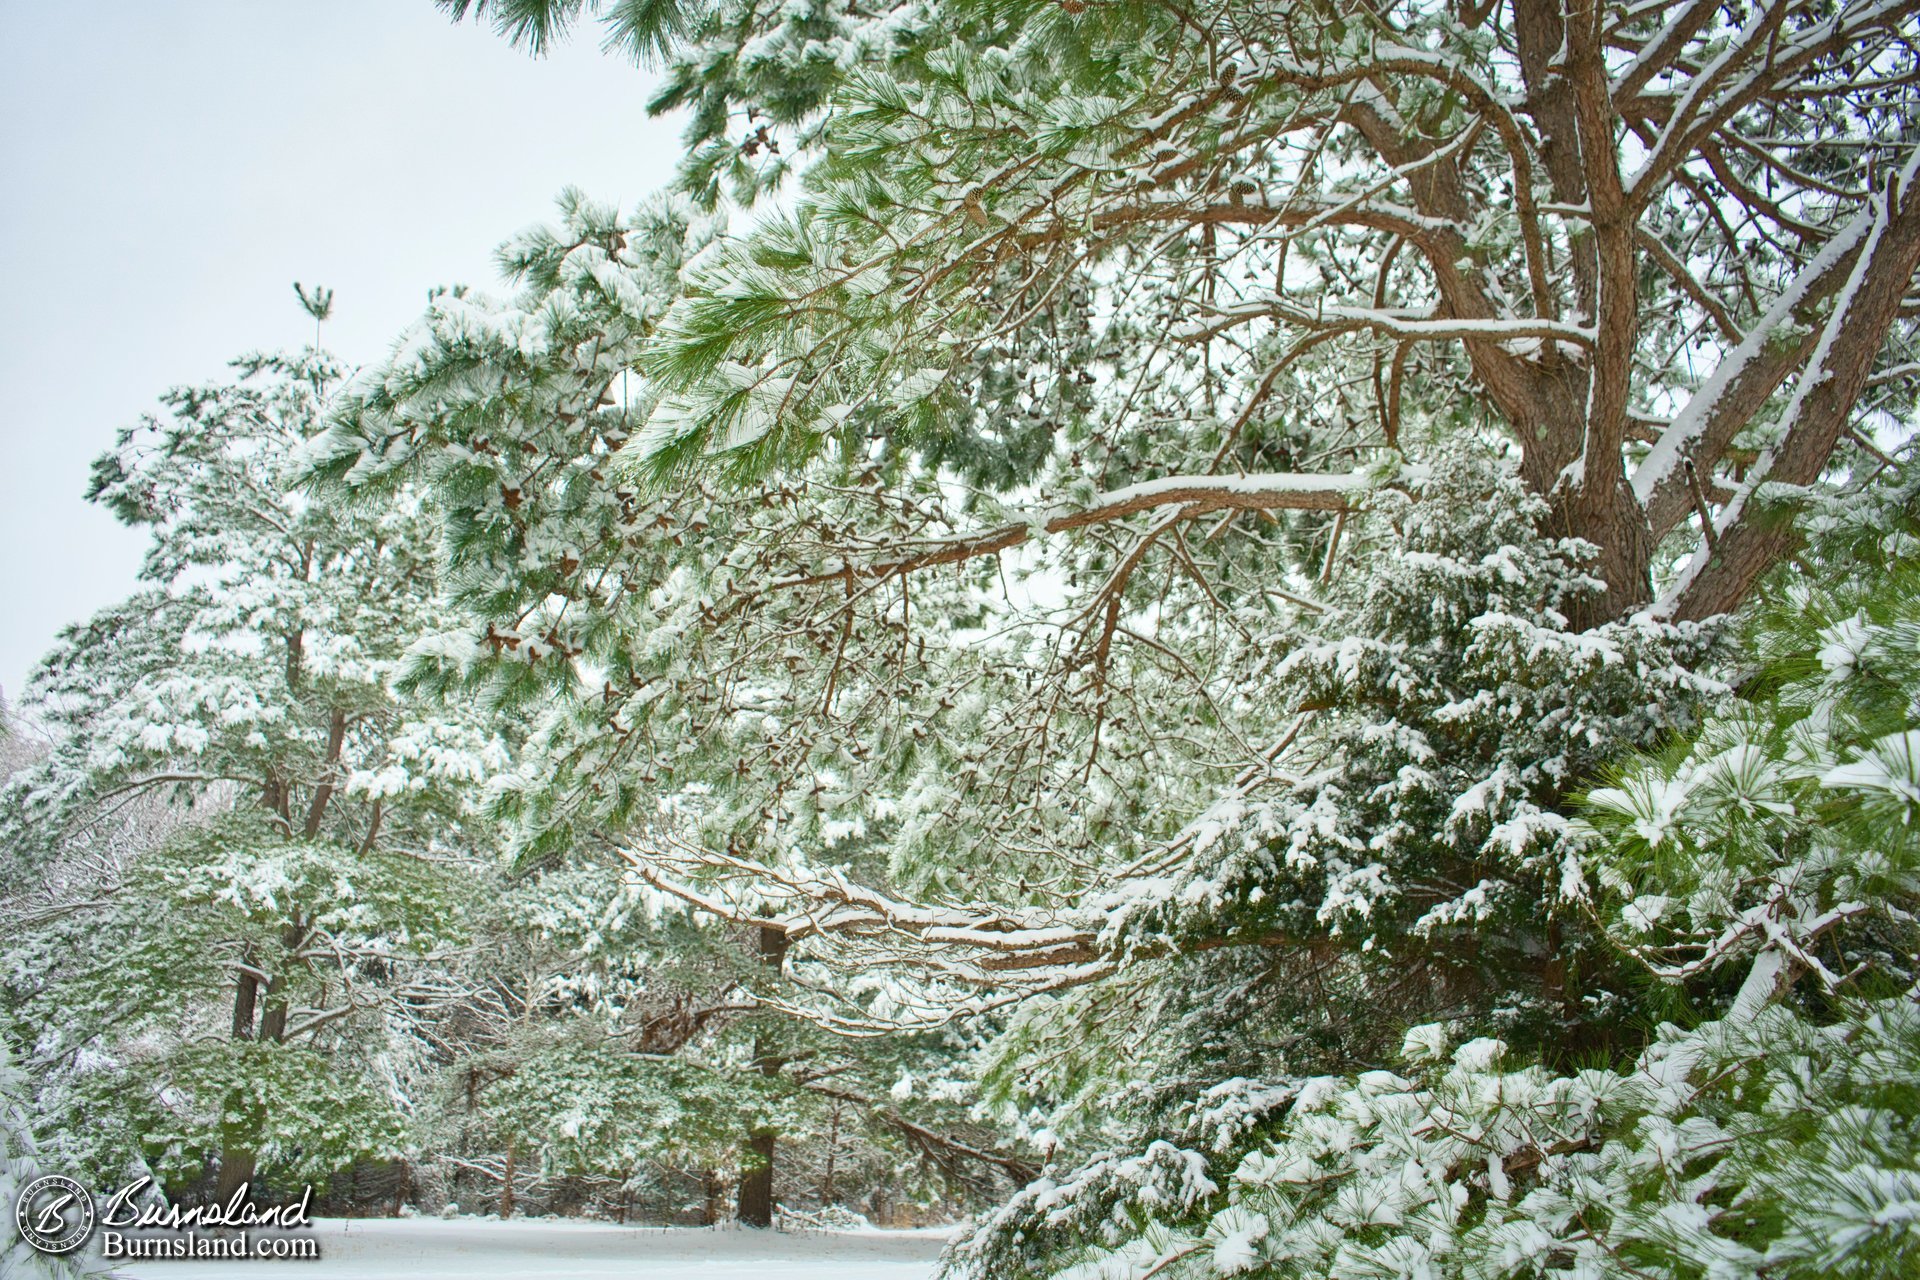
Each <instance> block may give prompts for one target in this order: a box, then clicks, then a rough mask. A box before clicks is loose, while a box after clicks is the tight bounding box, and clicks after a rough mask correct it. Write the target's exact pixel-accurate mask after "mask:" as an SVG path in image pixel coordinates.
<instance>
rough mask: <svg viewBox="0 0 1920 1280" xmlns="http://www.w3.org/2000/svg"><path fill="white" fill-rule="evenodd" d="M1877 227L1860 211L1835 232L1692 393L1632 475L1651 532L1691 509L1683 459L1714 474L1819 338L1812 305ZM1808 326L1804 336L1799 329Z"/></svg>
mask: <svg viewBox="0 0 1920 1280" xmlns="http://www.w3.org/2000/svg"><path fill="white" fill-rule="evenodd" d="M1873 225H1874V211H1873V210H1872V209H1867V210H1864V211H1862V212H1861V213H1860V214H1859V215H1858V216H1857V217H1855V218H1854V219H1853V220H1852V221H1850V222H1848V223H1847V224H1846V225H1844V226H1842V227H1841V228H1840V229H1839V230H1838V231H1836V232H1834V233H1833V235H1832V236H1830V237H1829V238H1828V240H1827V242H1826V244H1825V245H1823V246H1822V247H1821V249H1820V252H1819V253H1818V254H1817V255H1815V257H1814V258H1813V260H1812V261H1811V262H1809V263H1808V264H1807V265H1806V266H1805V267H1803V268H1802V269H1801V270H1800V273H1799V274H1798V275H1796V276H1795V277H1794V278H1793V281H1792V283H1790V284H1789V285H1788V286H1787V287H1786V289H1785V291H1783V292H1782V293H1781V295H1780V297H1779V298H1778V299H1776V300H1775V302H1774V304H1773V305H1772V306H1771V307H1769V308H1768V309H1767V311H1766V314H1764V315H1763V316H1761V317H1760V319H1759V320H1757V321H1755V322H1754V325H1753V327H1752V328H1751V329H1749V330H1748V331H1747V335H1746V337H1744V338H1743V339H1741V340H1740V342H1739V344H1738V345H1736V346H1735V347H1734V348H1733V350H1731V351H1729V352H1728V353H1727V354H1726V357H1725V358H1724V359H1723V360H1721V362H1720V364H1719V366H1718V367H1717V368H1716V369H1715V370H1714V371H1713V373H1712V375H1711V376H1709V377H1708V379H1707V380H1706V382H1704V383H1703V384H1701V386H1700V389H1699V390H1698V391H1696V392H1694V394H1693V397H1692V398H1691V399H1690V400H1688V401H1687V403H1686V405H1685V406H1684V407H1683V408H1682V409H1681V410H1680V412H1679V413H1678V414H1676V415H1674V419H1673V421H1672V422H1671V423H1670V424H1668V426H1667V427H1666V428H1665V430H1663V431H1662V432H1661V433H1660V438H1659V439H1658V440H1657V441H1656V442H1655V443H1654V446H1653V448H1652V449H1651V450H1650V451H1649V452H1648V453H1647V456H1646V457H1645V459H1643V460H1642V461H1641V463H1640V466H1639V468H1638V469H1637V470H1636V471H1635V472H1634V476H1633V489H1634V496H1635V497H1637V498H1638V499H1639V500H1640V503H1641V505H1642V506H1643V507H1645V508H1646V512H1647V520H1648V523H1649V524H1650V525H1651V526H1652V528H1653V536H1654V537H1656V538H1659V537H1663V536H1665V535H1666V533H1667V532H1668V531H1670V530H1671V529H1672V528H1673V527H1674V526H1675V525H1676V524H1678V523H1679V522H1680V521H1681V520H1682V519H1684V518H1685V517H1686V515H1687V513H1688V512H1689V511H1691V510H1692V497H1691V494H1690V492H1689V489H1688V485H1687V477H1686V465H1685V464H1686V463H1688V462H1691V463H1692V464H1693V465H1694V466H1695V467H1696V468H1697V469H1699V470H1701V471H1711V470H1712V468H1713V465H1714V463H1715V462H1717V461H1718V460H1719V458H1720V456H1721V454H1722V453H1723V452H1724V451H1725V450H1726V448H1727V445H1728V444H1729V443H1730V442H1731V441H1732V440H1733V437H1734V436H1735V435H1736V434H1738V433H1739V431H1740V429H1741V428H1742V427H1744V426H1746V425H1747V424H1748V423H1749V422H1751V421H1752V420H1753V418H1754V415H1756V414H1757V413H1759V412H1760V410H1761V409H1762V408H1763V407H1764V406H1765V405H1766V403H1767V401H1768V400H1769V399H1770V398H1771V397H1772V396H1773V393H1774V392H1775V391H1776V390H1778V389H1779V387H1780V384H1781V383H1783V382H1785V381H1786V379H1787V377H1788V375H1789V374H1791V373H1792V372H1793V371H1794V370H1795V369H1796V368H1798V367H1800V365H1801V363H1802V362H1803V361H1804V360H1805V359H1806V358H1807V355H1808V353H1809V352H1810V351H1811V350H1812V349H1813V344H1814V342H1815V341H1816V336H1815V333H1814V332H1813V331H1812V324H1811V322H1812V319H1813V316H1812V308H1813V307H1814V306H1816V305H1817V304H1818V303H1820V302H1822V301H1824V300H1825V299H1826V298H1828V297H1830V296H1831V295H1832V294H1833V292H1834V291H1835V290H1836V289H1838V288H1839V287H1840V286H1841V284H1842V283H1843V282H1845V281H1846V280H1847V278H1848V276H1849V275H1850V274H1851V273H1852V272H1853V268H1854V264H1855V263H1856V262H1857V261H1858V259H1859V255H1860V248H1861V246H1862V245H1863V244H1865V243H1866V241H1867V237H1868V234H1869V233H1870V232H1871V231H1872V229H1873ZM1799 329H1805V330H1806V332H1805V333H1804V335H1803V336H1802V335H1800V334H1797V333H1796V332H1795V331H1796V330H1799Z"/></svg>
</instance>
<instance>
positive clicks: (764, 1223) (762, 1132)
mask: <svg viewBox="0 0 1920 1280" xmlns="http://www.w3.org/2000/svg"><path fill="white" fill-rule="evenodd" d="M776 1141H777V1138H776V1135H775V1134H774V1132H773V1130H771V1129H759V1130H756V1131H755V1132H754V1133H753V1134H752V1136H750V1137H749V1138H748V1139H747V1150H749V1151H751V1152H752V1153H753V1154H754V1155H755V1156H757V1157H758V1160H757V1161H756V1162H755V1164H754V1165H753V1167H752V1168H749V1169H747V1170H746V1171H744V1172H743V1173H742V1174H741V1175H740V1221H741V1222H743V1223H745V1224H746V1225H747V1226H749V1227H763V1228H764V1227H771V1226H772V1225H773V1152H774V1144H775V1142H776Z"/></svg>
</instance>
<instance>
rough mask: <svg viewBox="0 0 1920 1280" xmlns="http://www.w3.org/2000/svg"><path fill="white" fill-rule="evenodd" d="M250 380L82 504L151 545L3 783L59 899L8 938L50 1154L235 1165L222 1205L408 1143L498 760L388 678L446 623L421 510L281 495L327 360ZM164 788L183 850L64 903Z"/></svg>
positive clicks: (84, 637)
mask: <svg viewBox="0 0 1920 1280" xmlns="http://www.w3.org/2000/svg"><path fill="white" fill-rule="evenodd" d="M236 369H237V371H238V376H237V377H236V378H235V379H234V380H233V381H231V382H223V383H216V384H212V385H207V386H200V387H184V388H180V389H177V390H175V391H173V392H170V393H169V394H168V396H167V397H166V404H167V408H168V410H169V413H168V416H167V417H166V418H164V419H161V418H154V417H149V418H146V419H143V420H142V421H141V423H139V424H138V425H137V426H135V427H132V428H129V429H127V430H124V431H122V432H121V433H120V437H119V440H118V443H117V444H116V446H115V448H114V449H112V450H111V451H109V452H108V453H106V454H104V455H103V456H102V457H101V458H100V459H99V460H98V461H97V462H96V464H95V466H94V473H93V485H92V489H91V491H90V495H89V496H90V497H91V498H92V499H93V500H95V501H97V502H100V503H101V504H103V505H105V506H106V507H108V508H109V509H110V510H112V511H113V512H114V514H116V515H117V516H119V517H120V518H121V519H122V520H124V521H126V522H128V523H129V524H132V525H135V526H137V527H142V528H145V529H147V530H148V531H149V532H150V535H151V541H150V543H149V547H148V551H147V555H146V559H145V562H144V564H143V567H142V571H141V578H142V580H143V585H142V586H141V588H140V589H139V590H137V591H136V592H135V593H134V594H133V595H132V596H130V597H129V598H128V599H126V600H125V601H122V602H120V603H118V604H115V605H111V606H108V607H107V608H106V609H104V610H102V611H101V612H100V613H99V614H97V615H96V616H95V617H94V618H93V619H92V620H90V621H89V622H87V623H84V624H81V625H78V626H75V627H72V628H69V629H68V630H67V631H66V632H64V633H63V634H62V636H61V638H60V641H59V643H58V645H57V646H56V647H55V649H54V651H53V652H52V653H51V654H50V655H49V656H48V657H47V658H46V659H45V661H44V662H43V663H42V664H41V666H40V668H39V669H38V671H37V672H36V673H35V676H34V681H33V684H32V686H31V688H30V689H29V692H28V699H29V705H30V706H32V707H33V708H34V709H35V711H36V712H37V714H38V715H39V717H40V718H41V720H42V721H43V722H44V723H45V724H46V725H47V726H48V727H49V729H50V733H51V737H52V746H51V748H50V750H49V751H48V752H47V753H46V755H45V756H44V758H42V759H41V760H39V761H38V762H37V763H34V764H33V765H31V766H30V767H28V768H26V769H24V770H22V771H20V772H19V773H17V774H16V775H15V776H14V777H13V778H12V779H10V780H9V782H8V784H7V786H6V790H5V813H6V822H7V827H8V841H9V844H10V845H12V846H13V847H14V848H15V850H16V857H17V858H21V859H22V860H23V861H24V862H25V863H26V864H27V870H28V871H29V872H31V873H32V875H31V877H30V878H28V879H26V880H24V881H22V882H20V883H17V884H16V886H15V888H16V890H17V891H18V892H19V893H20V895H21V897H22V898H26V897H31V896H33V895H34V894H35V893H38V896H39V898H40V899H41V900H42V901H41V905H40V907H39V908H38V909H33V910H25V911H21V912H19V913H18V914H17V915H16V918H17V919H19V920H20V921H21V923H22V924H23V926H24V927H23V928H22V929H21V930H20V931H19V932H18V933H16V934H14V935H13V936H12V937H10V938H9V940H8V964H7V969H6V981H7V988H8V989H7V1018H8V1022H9V1024H10V1026H11V1028H12V1029H13V1030H14V1031H15V1032H16V1033H18V1034H19V1035H20V1036H21V1038H22V1041H23V1043H25V1044H26V1045H28V1046H29V1052H30V1059H29V1062H30V1065H31V1067H32V1068H33V1069H34V1071H35V1072H36V1075H37V1076H38V1078H39V1080H40V1083H41V1086H42V1089H41V1095H42V1096H41V1104H42V1106H43V1107H45V1108H47V1113H46V1114H45V1115H44V1116H43V1119H44V1120H45V1121H47V1129H48V1130H49V1131H50V1132H54V1133H57V1134H58V1135H59V1136H58V1139H57V1140H58V1142H59V1144H60V1145H61V1147H62V1150H61V1152H60V1154H61V1156H62V1157H63V1158H64V1159H65V1160H66V1161H67V1162H68V1163H69V1164H70V1165H71V1166H72V1167H76V1168H82V1169H86V1170H88V1171H89V1172H91V1173H94V1174H96V1175H97V1176H100V1177H102V1178H111V1177H113V1176H115V1175H117V1174H119V1173H120V1172H122V1171H123V1170H124V1169H125V1168H126V1167H128V1165H129V1164H132V1165H133V1166H135V1167H138V1166H139V1165H140V1163H141V1162H142V1161H145V1162H147V1164H148V1166H149V1167H151V1168H152V1169H153V1170H154V1171H156V1172H158V1173H160V1174H161V1175H162V1176H163V1177H164V1178H166V1179H167V1180H169V1181H173V1182H185V1181H189V1180H191V1178H192V1177H194V1176H195V1175H197V1174H198V1173H199V1172H200V1171H201V1170H202V1169H205V1168H210V1167H211V1166H212V1165H213V1163H214V1162H215V1161H216V1160H217V1162H218V1166H219V1174H220V1186H219V1192H220V1194H221V1195H222V1197H223V1198H224V1197H225V1196H226V1195H228V1194H230V1193H231V1192H232V1191H234V1190H236V1189H238V1187H239V1186H240V1185H241V1184H243V1183H246V1182H248V1181H249V1180H252V1179H254V1178H255V1176H256V1173H259V1174H262V1175H266V1176H269V1177H272V1178H276V1179H280V1180H283V1181H286V1180H295V1179H309V1178H313V1177H315V1176H319V1175H322V1174H324V1173H326V1172H329V1171H331V1170H332V1169H333V1168H336V1167H338V1166H340V1165H343V1164H345V1163H349V1162H350V1161H351V1160H352V1159H354V1158H355V1157H357V1156H362V1155H369V1154H382V1153H388V1152H391V1151H392V1150H393V1149H394V1148H395V1144H396V1142H397V1140H398V1136H399V1134H400V1131H401V1125H402V1112H403V1111H404V1109H405V1105H406V1098H405V1096H404V1090H403V1088H402V1082H403V1081H404V1080H405V1078H406V1077H407V1076H408V1074H409V1072H410V1071H411V1070H412V1069H413V1061H412V1060H413V1059H414V1058H417V1057H418V1056H419V1050H418V1048H417V1046H416V1045H414V1044H413V1043H412V1041H411V1038H410V1037H409V1036H408V1034H407V1029H408V1026H409V1023H410V1020H412V1019H413V1018H415V1017H416V1016H417V1015H419V1014H420V1013H421V1011H422V1010H423V1009H424V1008H426V1007H429V1006H431V1004H432V1003H433V1001H434V998H435V994H434V993H435V984H434V983H432V982H420V981H418V979H419V976H420V975H421V974H422V973H423V972H424V971H426V967H428V966H431V965H433V964H434V963H435V957H436V955H438V954H439V953H440V952H442V951H443V950H444V949H446V948H449V947H451V946H453V945H455V944H457V943H458V942H459V941H460V940H461V939H462V938H463V936H464V935H465V930H466V920H465V918H466V916H467V914H468V912H467V908H468V906H469V903H470V900H471V898H472V896H473V894H474V893H475V891H476V890H477V889H478V888H479V887H480V877H479V876H478V875H476V871H477V869H480V868H483V867H484V866H485V865H486V864H485V861H484V859H485V856H486V854H487V852H488V850H489V849H490V847H491V846H490V837H489V833H488V831H487V829H486V827H485V826H484V824H478V823H475V822H473V821H472V819H473V817H474V816H475V809H474V807H473V806H474V804H475V802H476V801H477V799H478V789H479V787H480V784H481V783H482V782H483V781H484V780H485V779H486V778H487V777H488V776H490V775H492V774H495V773H498V772H501V771H503V770H504V769H505V767H506V766H507V765H508V763H509V760H508V756H507V751H506V747H505V745H504V743H503V742H502V740H501V739H500V737H499V736H498V735H497V734H496V733H495V732H494V731H493V730H492V729H491V728H490V727H488V725H487V724H486V723H485V722H483V721H482V720H480V719H478V718H476V717H475V716H474V715H472V714H470V713H469V712H468V711H466V710H464V709H461V708H457V707H447V706H441V705H437V704H433V703H431V702H427V701H422V700H419V699H413V698H409V697H408V696H406V695H404V694H403V693H402V692H401V691H400V690H399V688H398V686H397V683H396V681H397V677H398V675H399V673H400V665H401V660H402V657H403V653H404V649H405V647H406V645H407V644H408V643H409V642H410V641H411V640H412V639H413V638H414V637H416V636H418V635H421V634H431V633H432V632H433V631H434V630H435V629H436V625H437V624H439V623H440V622H442V621H444V619H443V617H442V615H441V614H440V612H439V610H440V606H439V604H438V602H437V590H438V576H437V572H436V569H435V550H436V548H435V545H434V539H435V537H436V533H437V522H436V519H435V517H434V516H433V514H432V512H431V510H430V509H429V508H428V507H427V505H426V504H425V502H424V501H423V500H421V499H417V498H411V499H402V500H400V501H397V502H395V503H392V504H388V505H386V506H384V507H382V508H379V509H372V508H361V509H351V508H346V507H337V506H329V505H325V504H320V503H316V502H313V501H312V500H310V499H309V498H307V497H306V496H304V495H302V494H300V493H298V492H297V491H295V490H294V489H293V488H291V487H290V481H291V478H292V474H291V470H290V468H291V467H292V465H293V463H294V462H295V460H296V456H297V454H298V451H299V450H300V448H301V447H302V446H303V444H304V443H305V441H306V439H307V438H308V436H309V435H311V434H312V433H313V432H314V431H315V430H316V427H317V424H318V421H319V417H320V414H321V413H322V412H323V411H324V408H325V403H326V399H327V397H328V396H329V394H331V391H332V390H333V389H334V387H335V385H336V384H337V383H338V381H339V379H340V374H341V371H340V369H339V367H338V366H337V365H336V364H335V363H334V362H333V361H332V359H331V358H329V357H327V356H325V355H323V354H321V353H318V352H316V351H312V350H309V351H306V352H302V353H299V354H295V355H289V356H250V357H247V358H245V359H243V360H241V361H239V362H237V365H236ZM155 798H158V799H162V800H164V801H165V802H167V804H168V805H170V806H171V807H172V808H173V810H174V811H175V813H176V814H178V815H179V817H178V819H176V822H177V826H176V829H175V830H174V831H173V832H172V833H171V835H170V836H167V837H166V838H165V839H164V840H161V839H153V840H146V841H141V842H138V843H137V844H136V846H135V847H133V848H131V849H129V850H125V851H123V855H122V856H117V857H114V858H109V859H96V860H95V861H94V863H93V865H92V870H91V876H90V878H89V879H88V880H87V881H86V884H85V892H84V893H72V892H69V893H65V894H62V893H59V892H57V891H54V890H52V889H49V888H48V886H49V885H52V884H53V883H54V882H56V881H58V880H60V879H61V877H63V876H64V877H67V878H69V879H71V873H72V868H73V867H74V865H75V862H76V858H77V857H78V854H77V852H76V850H77V847H78V846H76V844H75V841H76V839H80V838H83V837H84V835H85V833H86V832H87V830H88V829H89V828H97V827H98V826H99V825H100V824H102V823H107V824H111V823H112V822H113V821H115V820H116V818H117V816H118V815H119V814H120V813H122V812H123V811H124V810H125V807H126V806H127V805H129V804H130V803H137V802H140V801H142V800H143V799H145V800H149V801H151V800H153V799H155ZM36 882H37V883H38V886H39V887H38V889H36V888H35V885H36ZM19 905H20V900H19V899H16V902H15V906H16V907H18V906H19ZM342 1064H354V1067H353V1069H342ZM363 1064H364V1065H363ZM83 1117H84V1121H83Z"/></svg>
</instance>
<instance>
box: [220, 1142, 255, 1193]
mask: <svg viewBox="0 0 1920 1280" xmlns="http://www.w3.org/2000/svg"><path fill="white" fill-rule="evenodd" d="M253 1174H254V1165H253V1152H252V1150H250V1149H249V1145H248V1143H247V1142H246V1140H245V1139H243V1138H241V1137H239V1136H238V1135H235V1134H229V1135H228V1137H227V1139H226V1143H225V1145H224V1146H222V1147H221V1149H220V1180H219V1181H218V1182H217V1183H216V1184H215V1185H214V1192H213V1195H214V1199H216V1200H218V1201H219V1202H220V1203H221V1204H225V1203H227V1201H229V1200H231V1199H233V1197H234V1196H235V1195H236V1194H238V1193H239V1191H240V1188H242V1187H245V1186H248V1185H249V1184H250V1183H252V1182H253Z"/></svg>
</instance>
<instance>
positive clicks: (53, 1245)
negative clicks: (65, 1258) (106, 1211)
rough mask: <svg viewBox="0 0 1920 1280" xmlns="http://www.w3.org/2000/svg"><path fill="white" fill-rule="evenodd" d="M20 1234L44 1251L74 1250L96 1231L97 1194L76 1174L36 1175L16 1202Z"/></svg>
mask: <svg viewBox="0 0 1920 1280" xmlns="http://www.w3.org/2000/svg"><path fill="white" fill-rule="evenodd" d="M13 1221H14V1225H15V1226H17V1227H19V1228H20V1238H21V1239H23V1240H25V1241H26V1242H27V1243H28V1244H30V1245H32V1246H33V1247H34V1248H36V1249H38V1250H39V1251H40V1252H42V1253H72V1252H73V1251H74V1250H75V1249H78V1248H79V1247H80V1246H81V1245H83V1244H85V1243H86V1242H87V1237H88V1236H90V1235H92V1234H93V1197H92V1196H91V1195H89V1194H88V1192H87V1189H86V1188H85V1187H83V1186H81V1185H80V1184H79V1183H77V1182H75V1181H74V1180H73V1179H72V1178H63V1177H61V1176H60V1175H59V1174H57V1173H54V1174H48V1175H47V1176H46V1177H44V1178H35V1179H34V1180H33V1181H32V1182H29V1183H28V1184H27V1185H26V1187H25V1188H24V1189H22V1190H21V1192H20V1199H19V1200H18V1201H16V1202H15V1203H14V1206H13Z"/></svg>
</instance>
